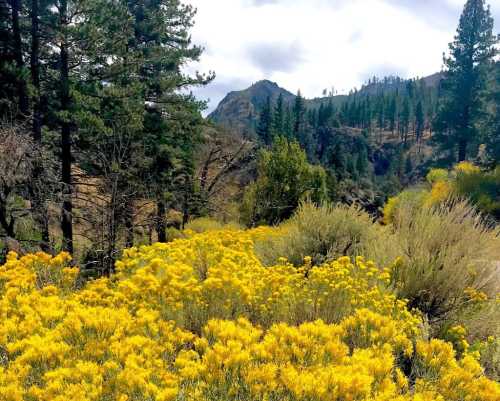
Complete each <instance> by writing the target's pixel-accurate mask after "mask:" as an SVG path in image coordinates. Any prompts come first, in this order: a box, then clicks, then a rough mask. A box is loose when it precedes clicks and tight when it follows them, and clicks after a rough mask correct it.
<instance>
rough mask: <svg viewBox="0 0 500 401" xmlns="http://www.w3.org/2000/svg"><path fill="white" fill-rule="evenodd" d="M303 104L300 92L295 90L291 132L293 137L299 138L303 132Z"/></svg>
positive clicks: (304, 110) (304, 109)
mask: <svg viewBox="0 0 500 401" xmlns="http://www.w3.org/2000/svg"><path fill="white" fill-rule="evenodd" d="M305 112H306V108H305V104H304V98H303V97H302V94H301V93H300V90H299V91H298V92H297V96H296V97H295V103H294V105H293V134H294V137H295V138H300V137H301V135H302V134H303V130H304V125H305Z"/></svg>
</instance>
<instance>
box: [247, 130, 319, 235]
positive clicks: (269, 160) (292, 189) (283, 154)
mask: <svg viewBox="0 0 500 401" xmlns="http://www.w3.org/2000/svg"><path fill="white" fill-rule="evenodd" d="M327 193H328V190H327V184H326V173H325V170H324V169H323V168H322V167H320V166H313V165H311V164H309V163H308V161H307V156H306V153H305V152H304V150H302V149H301V147H300V145H299V144H298V143H297V142H294V141H292V142H289V141H288V140H287V139H286V138H283V137H278V138H276V140H275V142H274V144H273V147H272V149H271V150H263V151H261V153H260V159H259V164H258V178H257V180H256V181H255V182H254V183H253V184H252V185H250V186H249V187H248V188H247V190H246V192H245V195H244V199H243V202H242V207H241V219H242V222H243V223H245V224H246V225H248V226H255V225H260V224H269V225H275V224H278V223H280V222H282V221H283V220H286V219H288V218H290V217H291V216H292V214H293V212H294V211H295V209H296V208H297V207H298V205H299V203H300V201H301V200H304V199H310V200H311V201H312V202H314V203H316V204H319V203H321V202H323V201H325V200H326V198H327Z"/></svg>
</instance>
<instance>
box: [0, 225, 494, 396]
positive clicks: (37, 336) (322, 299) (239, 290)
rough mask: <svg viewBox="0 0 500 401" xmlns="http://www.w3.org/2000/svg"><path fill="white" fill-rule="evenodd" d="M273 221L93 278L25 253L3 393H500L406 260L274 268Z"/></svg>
mask: <svg viewBox="0 0 500 401" xmlns="http://www.w3.org/2000/svg"><path fill="white" fill-rule="evenodd" d="M273 235H279V230H275V229H271V228H259V229H256V230H251V231H230V230H222V231H217V232H215V231H212V232H209V233H205V234H192V235H190V236H187V238H183V239H179V240H176V241H174V242H172V243H168V244H155V245H152V246H144V247H140V248H132V249H129V250H126V251H125V252H124V256H123V258H122V259H121V260H120V261H119V262H117V264H116V268H117V273H116V275H114V276H112V277H110V278H102V279H98V280H93V281H89V282H87V283H86V284H85V285H76V282H77V275H78V269H76V268H70V267H68V265H69V260H70V259H69V256H68V255H66V254H61V255H59V256H57V257H54V258H52V257H50V256H48V255H45V254H42V253H39V254H35V255H27V256H24V257H21V258H18V257H17V256H16V255H15V254H10V255H9V258H8V260H7V262H6V264H5V265H3V266H1V267H0V321H1V322H2V323H1V325H0V400H5V401H28V400H29V401H42V400H55V401H63V400H73V401H107V400H118V401H169V400H193V401H195V400H196V401H204V400H207V401H215V400H227V399H239V400H249V401H250V400H252V401H253V400H318V401H319V400H325V401H326V400H370V401H373V400H378V401H383V400H400V401H406V400H408V401H410V400H414V401H424V400H441V401H444V400H478V401H490V400H491V401H494V400H495V401H496V400H498V399H499V397H500V388H499V385H498V384H497V383H495V382H493V381H491V380H488V379H487V378H486V377H485V376H484V375H483V373H482V369H481V366H480V364H479V363H478V362H477V355H474V354H472V353H468V352H467V350H466V349H461V350H460V351H461V353H460V355H459V356H457V354H456V352H457V350H456V349H454V347H453V345H452V343H448V342H444V341H441V340H431V341H426V340H424V337H423V334H422V329H421V326H422V321H421V318H420V317H419V315H418V314H417V313H416V312H412V311H410V310H409V309H408V307H407V304H406V302H405V301H402V300H399V299H397V298H396V297H395V296H394V295H393V294H392V293H391V292H390V291H389V290H388V284H389V282H390V281H391V274H392V268H391V267H388V268H379V267H377V266H375V265H374V264H373V263H372V262H370V261H366V260H364V259H363V258H361V257H358V258H357V259H356V260H354V261H353V260H350V259H349V258H341V259H339V260H337V261H335V262H331V263H328V264H325V265H322V266H313V265H312V263H311V260H310V258H309V259H307V258H306V259H307V260H305V262H304V265H303V266H302V267H300V268H295V267H293V266H292V265H291V264H289V263H288V262H287V261H286V260H285V259H281V260H280V262H279V265H277V266H272V267H265V266H263V265H262V264H261V263H260V261H259V260H258V258H257V257H256V256H255V254H254V251H253V246H254V241H255V240H256V239H259V240H262V238H266V236H273ZM450 336H451V337H453V338H452V340H453V341H454V342H460V341H462V338H463V333H462V332H461V331H460V329H459V328H454V329H453V330H452V331H451V334H450ZM460 343H461V342H460ZM461 344H462V343H461Z"/></svg>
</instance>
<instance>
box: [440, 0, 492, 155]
mask: <svg viewBox="0 0 500 401" xmlns="http://www.w3.org/2000/svg"><path fill="white" fill-rule="evenodd" d="M497 42H498V38H497V37H496V36H495V35H493V18H492V17H491V12H490V9H489V7H486V5H485V1H484V0H468V1H467V3H466V4H465V7H464V10H463V13H462V16H461V17H460V23H459V26H458V29H457V33H456V36H455V39H454V41H453V42H452V43H450V45H449V49H450V55H449V57H445V58H444V63H445V66H446V68H447V70H446V75H445V79H444V81H443V83H442V94H443V96H442V99H441V105H440V110H439V115H438V118H437V122H436V131H437V135H436V136H435V140H436V141H437V143H438V144H439V145H441V147H443V148H445V149H446V150H448V151H451V152H452V153H455V152H456V153H455V154H456V155H457V156H456V160H458V161H459V162H460V161H463V160H466V159H467V157H468V156H469V155H470V154H471V153H472V151H473V148H472V146H473V145H475V144H477V142H478V139H479V133H478V125H477V123H478V120H480V118H481V115H482V112H483V104H484V99H485V93H484V89H485V85H486V74H487V71H488V69H489V67H490V65H491V63H492V60H493V59H494V57H495V55H496V54H497V50H496V47H495V45H496V43H497Z"/></svg>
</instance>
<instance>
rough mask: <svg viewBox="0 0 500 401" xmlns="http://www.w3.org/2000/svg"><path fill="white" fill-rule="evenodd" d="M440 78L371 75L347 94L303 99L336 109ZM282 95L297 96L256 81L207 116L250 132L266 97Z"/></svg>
mask: <svg viewBox="0 0 500 401" xmlns="http://www.w3.org/2000/svg"><path fill="white" fill-rule="evenodd" d="M441 78H442V73H435V74H432V75H429V76H427V77H424V78H416V79H413V80H405V79H402V78H399V77H386V78H383V79H377V78H373V80H372V79H370V80H369V82H368V83H367V84H365V85H363V86H362V87H361V88H360V89H359V90H354V91H351V92H350V93H349V94H348V95H335V96H327V97H318V98H313V99H306V100H305V105H306V108H307V109H316V108H319V107H320V105H321V104H327V103H329V102H332V104H333V105H334V106H335V107H337V108H339V107H340V106H341V105H342V104H344V103H346V102H347V103H348V102H350V101H351V100H352V99H354V98H359V97H366V96H377V95H381V94H382V95H385V94H387V93H394V92H395V91H404V90H405V89H406V86H407V84H408V82H410V81H413V82H420V83H422V84H423V85H424V86H426V87H428V88H436V87H437V85H438V84H439V82H440V80H441ZM280 94H281V95H282V96H283V100H284V101H285V103H288V104H290V103H292V102H293V101H294V100H295V97H296V95H294V94H293V93H291V92H289V91H288V90H286V89H284V88H281V87H280V86H279V85H278V84H277V83H275V82H271V81H269V80H263V81H258V82H256V83H254V84H253V85H252V86H250V87H249V88H247V89H243V90H239V91H233V92H230V93H228V94H227V95H226V97H225V98H224V99H222V101H221V102H220V103H219V105H218V106H217V108H216V109H215V110H214V111H213V112H212V113H211V114H210V115H209V116H208V118H209V119H210V120H211V121H213V122H215V123H217V124H219V125H222V126H223V127H225V128H228V129H232V130H235V131H237V132H239V133H242V134H248V133H253V132H254V131H255V127H256V125H257V122H258V119H259V113H260V110H261V109H262V107H263V106H264V104H265V102H266V101H267V98H268V97H269V98H270V99H271V102H273V103H274V102H275V101H276V99H277V98H278V97H279V96H280Z"/></svg>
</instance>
